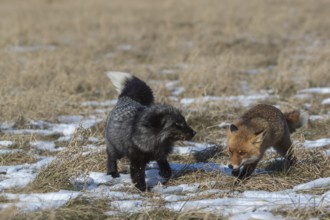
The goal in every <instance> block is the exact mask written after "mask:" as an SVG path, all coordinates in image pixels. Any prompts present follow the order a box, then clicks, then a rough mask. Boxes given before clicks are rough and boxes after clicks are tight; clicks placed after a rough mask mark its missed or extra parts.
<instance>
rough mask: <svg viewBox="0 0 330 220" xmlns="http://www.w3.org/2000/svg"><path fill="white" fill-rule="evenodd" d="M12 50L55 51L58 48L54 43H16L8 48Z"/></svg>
mask: <svg viewBox="0 0 330 220" xmlns="http://www.w3.org/2000/svg"><path fill="white" fill-rule="evenodd" d="M7 50H8V51H10V52H16V53H25V52H35V51H54V50H56V46H54V45H32V46H26V45H16V46H11V47H8V48H7Z"/></svg>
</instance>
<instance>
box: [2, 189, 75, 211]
mask: <svg viewBox="0 0 330 220" xmlns="http://www.w3.org/2000/svg"><path fill="white" fill-rule="evenodd" d="M81 194H82V193H81V192H76V191H67V190H60V191H58V192H50V193H31V194H12V193H3V194H1V195H2V196H3V197H4V198H5V199H7V200H9V203H7V204H0V209H1V208H7V207H9V206H15V207H17V208H19V209H21V210H22V211H25V212H35V211H40V210H43V209H51V208H52V209H55V208H59V207H61V206H63V205H65V204H66V203H67V202H68V201H70V200H72V199H75V198H77V197H78V196H79V195H81ZM11 200H12V201H11Z"/></svg>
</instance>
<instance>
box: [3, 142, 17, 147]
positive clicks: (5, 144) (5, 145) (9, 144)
mask: <svg viewBox="0 0 330 220" xmlns="http://www.w3.org/2000/svg"><path fill="white" fill-rule="evenodd" d="M14 144H15V142H13V141H0V147H9V146H11V145H14Z"/></svg>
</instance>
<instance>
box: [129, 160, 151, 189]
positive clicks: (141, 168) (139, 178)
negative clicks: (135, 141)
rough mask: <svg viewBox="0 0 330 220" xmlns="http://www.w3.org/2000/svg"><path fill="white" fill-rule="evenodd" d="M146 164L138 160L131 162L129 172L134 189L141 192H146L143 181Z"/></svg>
mask: <svg viewBox="0 0 330 220" xmlns="http://www.w3.org/2000/svg"><path fill="white" fill-rule="evenodd" d="M145 169H146V163H143V162H141V161H138V160H131V165H130V172H131V178H132V182H133V184H134V185H135V187H136V188H138V189H139V190H141V191H146V189H147V185H146V180H145Z"/></svg>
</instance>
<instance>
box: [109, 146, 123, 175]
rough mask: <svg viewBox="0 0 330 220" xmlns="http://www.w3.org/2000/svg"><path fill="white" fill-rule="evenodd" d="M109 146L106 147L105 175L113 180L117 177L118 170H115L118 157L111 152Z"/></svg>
mask: <svg viewBox="0 0 330 220" xmlns="http://www.w3.org/2000/svg"><path fill="white" fill-rule="evenodd" d="M110 149H111V146H110V145H108V146H107V155H108V160H107V169H108V171H107V175H111V176H112V177H113V178H117V177H119V176H120V175H119V173H118V168H117V160H118V156H117V154H116V153H115V151H111V150H110Z"/></svg>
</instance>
